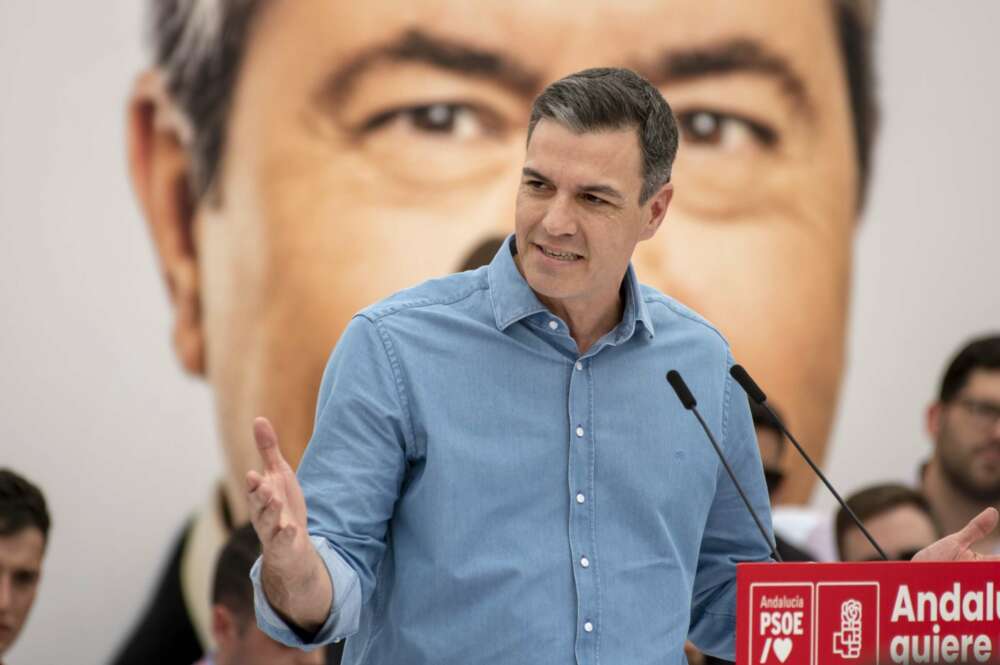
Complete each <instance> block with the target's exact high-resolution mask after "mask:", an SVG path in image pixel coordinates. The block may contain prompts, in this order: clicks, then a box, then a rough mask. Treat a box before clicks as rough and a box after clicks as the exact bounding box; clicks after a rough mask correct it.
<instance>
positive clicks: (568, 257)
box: [535, 245, 583, 261]
mask: <svg viewBox="0 0 1000 665" xmlns="http://www.w3.org/2000/svg"><path fill="white" fill-rule="evenodd" d="M535 246H536V247H538V249H539V250H541V252H542V254H544V255H545V256H547V257H549V258H550V259H555V260H556V261H578V260H579V259H582V258H583V257H582V256H580V255H579V254H575V253H573V252H557V251H555V250H551V249H548V248H546V247H542V246H541V245H535Z"/></svg>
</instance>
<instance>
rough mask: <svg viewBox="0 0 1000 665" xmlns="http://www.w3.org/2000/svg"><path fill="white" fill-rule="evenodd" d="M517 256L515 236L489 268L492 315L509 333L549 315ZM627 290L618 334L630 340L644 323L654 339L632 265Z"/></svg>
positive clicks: (499, 252)
mask: <svg viewBox="0 0 1000 665" xmlns="http://www.w3.org/2000/svg"><path fill="white" fill-rule="evenodd" d="M516 253H517V244H516V242H515V238H514V235H513V234H512V235H510V236H508V237H507V239H506V240H505V241H504V242H503V245H501V247H500V249H499V251H497V253H496V256H494V257H493V260H492V261H491V262H490V265H489V268H488V275H489V283H490V296H491V298H492V300H493V315H494V317H495V318H496V324H497V328H499V329H500V330H506V329H507V328H508V327H510V325H511V324H513V323H516V322H517V321H520V320H521V319H524V318H526V317H529V316H531V315H533V314H538V313H541V312H547V311H548V309H546V307H545V305H543V304H542V303H541V301H539V300H538V297H537V296H536V295H535V292H534V291H532V290H531V287H530V286H528V282H527V281H526V280H525V279H524V276H523V275H521V271H520V270H518V269H517V265H516V264H515V263H514V254H516ZM623 286H624V290H625V298H626V300H625V311H624V313H623V314H622V320H621V323H620V324H619V330H620V331H621V334H620V335H619V337H620V338H622V339H628V338H630V337H631V336H632V334H633V333H634V332H635V326H636V323H637V322H641V323H642V325H643V326H644V327H645V328H646V331H647V332H648V334H649V336H650V337H652V336H653V334H654V331H653V320H652V318H651V317H650V316H649V310H648V308H647V307H646V301H645V300H644V299H643V297H642V291H641V289H640V286H639V279H638V278H637V277H636V274H635V268H634V267H632V264H631V263H629V265H628V270H627V271H626V273H625V280H624V282H623Z"/></svg>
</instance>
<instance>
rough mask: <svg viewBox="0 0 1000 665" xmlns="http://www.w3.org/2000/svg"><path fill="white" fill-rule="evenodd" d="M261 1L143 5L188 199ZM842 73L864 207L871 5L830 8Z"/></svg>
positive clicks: (212, 174)
mask: <svg viewBox="0 0 1000 665" xmlns="http://www.w3.org/2000/svg"><path fill="white" fill-rule="evenodd" d="M264 2H265V0H151V3H152V4H151V9H152V15H151V19H152V22H151V41H152V44H153V51H154V57H155V64H156V65H157V66H158V67H159V68H160V69H161V70H163V72H164V74H165V77H166V84H167V90H168V92H169V93H170V94H171V96H172V98H173V99H174V101H175V102H176V104H177V105H178V107H179V109H180V111H182V112H183V113H184V114H185V116H186V117H187V120H188V121H189V122H190V123H191V126H192V129H193V132H194V136H193V139H192V140H193V145H192V148H191V151H192V155H191V157H192V162H193V174H192V178H191V182H190V187H191V192H192V195H193V196H194V197H195V198H196V199H201V198H203V197H205V196H206V195H207V194H210V193H211V191H212V189H213V187H214V184H215V181H216V177H217V175H218V171H219V164H220V161H221V158H222V152H223V149H224V147H225V138H226V122H227V120H228V117H229V110H230V106H231V105H232V97H233V91H234V90H235V88H236V79H237V75H238V73H239V68H240V63H241V62H242V60H243V54H244V53H245V51H246V45H247V40H248V38H249V35H250V28H251V26H252V24H253V20H254V18H255V17H256V16H257V15H258V14H259V13H260V9H261V8H262V7H263V6H264ZM830 2H831V3H832V4H833V10H834V11H833V12H832V14H833V17H834V21H835V22H836V26H835V27H836V30H837V36H838V40H839V43H840V50H841V53H842V55H843V61H844V67H845V69H846V73H847V86H848V92H849V94H850V105H851V112H852V115H853V120H854V123H853V124H854V141H855V148H856V150H855V152H856V154H857V160H858V173H859V192H858V207H859V208H860V207H861V206H862V205H863V203H864V198H865V189H866V186H867V183H868V174H869V169H870V165H871V149H872V144H873V141H874V137H875V130H876V127H877V124H878V110H877V104H876V99H875V76H874V67H873V64H872V56H873V48H872V43H873V37H874V27H875V22H876V20H877V15H878V11H877V9H878V3H879V0H830Z"/></svg>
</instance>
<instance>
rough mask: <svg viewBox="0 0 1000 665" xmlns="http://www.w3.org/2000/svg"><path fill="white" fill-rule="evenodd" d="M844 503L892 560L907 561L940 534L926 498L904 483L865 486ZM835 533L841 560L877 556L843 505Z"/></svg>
mask: <svg viewBox="0 0 1000 665" xmlns="http://www.w3.org/2000/svg"><path fill="white" fill-rule="evenodd" d="M847 505H848V506H850V508H851V510H853V511H854V514H855V515H857V516H858V519H859V520H861V523H862V524H864V525H865V528H866V529H868V532H869V533H871V535H872V538H874V539H875V542H877V543H878V544H879V545H880V546H881V547H882V549H883V550H885V553H886V554H887V555H888V557H889V558H890V559H892V560H894V561H909V560H910V559H912V558H913V555H914V554H916V553H917V552H919V551H920V550H922V549H923V548H924V547H926V546H928V545H930V544H931V543H933V542H934V541H935V540H937V539H938V538H939V537H940V536H939V531H938V527H937V525H936V524H935V522H934V518H933V517H932V516H931V509H930V506H929V505H928V503H927V499H925V498H924V496H923V495H922V494H920V492H917V491H916V490H914V489H912V488H909V487H906V486H905V485H898V484H895V483H886V484H883V485H873V486H872V487H867V488H865V489H863V490H861V491H860V492H856V493H854V494H852V495H851V496H849V497H848V498H847ZM962 526H965V525H964V524H963V525H962ZM836 533H837V551H838V553H839V555H840V560H841V561H879V560H881V557H880V556H879V555H878V553H877V552H876V551H875V548H874V547H872V545H871V543H869V542H868V539H867V538H865V536H864V534H863V533H861V530H860V529H858V527H857V526H855V525H854V522H852V521H851V518H850V516H849V515H848V514H847V511H846V510H844V509H843V508H841V509H840V510H839V511H838V512H837V521H836Z"/></svg>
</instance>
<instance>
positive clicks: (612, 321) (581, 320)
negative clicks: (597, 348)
mask: <svg viewBox="0 0 1000 665" xmlns="http://www.w3.org/2000/svg"><path fill="white" fill-rule="evenodd" d="M536 295H537V296H538V299H539V300H541V301H542V304H543V305H545V306H546V307H547V308H548V309H549V311H550V312H552V313H553V314H555V315H556V316H558V317H559V318H560V319H562V320H563V321H565V322H566V325H567V326H569V334H570V336H571V337H572V338H573V339H574V340H575V341H576V347H577V349H579V351H580V353H581V354H583V353H586V352H587V349H589V348H590V347H591V346H593V345H594V344H595V343H596V342H597V340H599V339H601V337H603V336H604V335H606V334H608V332H610V331H611V330H613V329H614V327H615V326H617V325H618V323H619V322H620V321H621V320H622V312H623V311H624V309H625V306H624V302H623V300H622V298H621V296H620V295H616V297H615V298H614V299H613V300H610V301H609V302H608V303H606V304H600V303H596V302H593V301H588V302H586V303H583V302H569V301H565V300H551V299H549V298H546V297H545V296H543V295H541V294H536Z"/></svg>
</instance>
